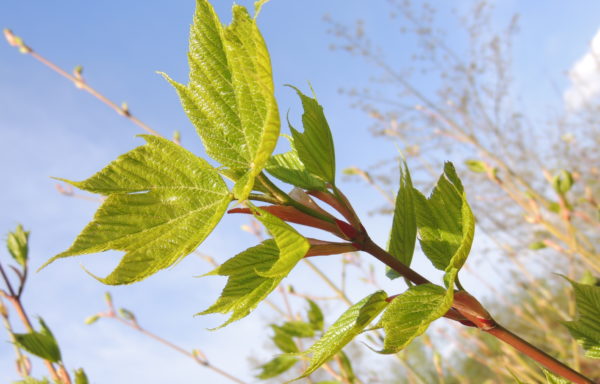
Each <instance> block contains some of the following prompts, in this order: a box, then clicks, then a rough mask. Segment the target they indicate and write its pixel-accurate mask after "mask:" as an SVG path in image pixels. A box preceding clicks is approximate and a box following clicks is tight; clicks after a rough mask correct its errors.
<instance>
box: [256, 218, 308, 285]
mask: <svg viewBox="0 0 600 384" xmlns="http://www.w3.org/2000/svg"><path fill="white" fill-rule="evenodd" d="M252 209H253V212H254V215H255V217H256V218H257V219H258V220H259V221H260V222H261V223H262V224H263V225H264V226H265V228H267V230H268V231H269V233H270V234H271V236H273V239H274V240H275V243H276V244H277V248H278V249H279V258H278V260H277V261H276V262H275V263H274V264H273V265H272V266H271V267H270V268H269V269H267V270H262V269H258V268H257V273H258V274H259V275H260V276H264V277H285V276H287V275H288V273H290V271H291V270H292V268H294V266H296V264H298V262H299V261H300V260H302V258H304V256H305V255H306V253H307V252H308V249H309V248H310V244H309V242H308V240H306V238H304V236H302V235H301V234H299V233H298V232H297V231H296V230H295V229H294V228H292V226H291V225H289V224H288V223H286V222H285V221H283V220H281V219H280V218H278V217H277V216H275V215H272V214H270V213H269V212H267V211H265V210H263V209H259V208H256V207H252Z"/></svg>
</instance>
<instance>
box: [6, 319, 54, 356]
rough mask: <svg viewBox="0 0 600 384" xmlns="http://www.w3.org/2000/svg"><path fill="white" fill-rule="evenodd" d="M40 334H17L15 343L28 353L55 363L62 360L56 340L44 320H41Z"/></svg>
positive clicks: (34, 332)
mask: <svg viewBox="0 0 600 384" xmlns="http://www.w3.org/2000/svg"><path fill="white" fill-rule="evenodd" d="M40 326H41V330H40V332H36V331H33V332H29V333H15V334H14V337H15V341H16V342H17V344H18V345H19V347H21V348H23V349H24V350H26V351H27V352H29V353H31V354H33V355H35V356H38V357H40V358H42V359H44V360H48V361H51V362H53V363H56V362H59V361H61V360H62V358H61V354H60V349H59V348H58V343H57V342H56V339H55V338H54V336H53V335H52V332H50V329H48V327H47V326H46V324H45V323H44V322H43V320H41V319H40Z"/></svg>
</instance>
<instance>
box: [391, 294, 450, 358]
mask: <svg viewBox="0 0 600 384" xmlns="http://www.w3.org/2000/svg"><path fill="white" fill-rule="evenodd" d="M452 299H453V291H452V288H451V289H449V290H445V289H444V288H442V287H440V286H437V285H433V284H422V285H417V286H413V287H410V288H409V289H408V290H407V291H406V292H404V293H402V294H401V295H399V296H397V297H395V298H394V299H393V300H392V302H391V303H390V305H389V306H388V308H387V309H386V311H385V312H384V313H383V315H382V316H381V321H380V325H381V326H382V327H383V329H384V330H385V339H384V344H383V350H381V351H380V352H381V353H396V352H398V351H400V350H402V349H403V348H405V347H406V346H407V345H408V344H410V342H411V341H412V340H413V339H414V338H416V337H417V336H419V335H421V334H423V333H424V332H425V331H426V330H427V328H428V327H429V324H431V322H433V321H434V320H436V319H438V318H440V317H442V316H444V314H446V312H447V311H448V310H449V309H450V307H451V306H452Z"/></svg>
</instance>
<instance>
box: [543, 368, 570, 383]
mask: <svg viewBox="0 0 600 384" xmlns="http://www.w3.org/2000/svg"><path fill="white" fill-rule="evenodd" d="M542 370H543V371H544V375H545V376H546V383H548V384H571V382H570V381H569V380H567V379H565V378H562V377H560V376H556V375H555V374H553V373H552V372H550V371H548V370H547V369H542Z"/></svg>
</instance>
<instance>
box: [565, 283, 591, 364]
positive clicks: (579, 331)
mask: <svg viewBox="0 0 600 384" xmlns="http://www.w3.org/2000/svg"><path fill="white" fill-rule="evenodd" d="M570 282H571V285H572V286H573V289H574V291H575V304H576V307H577V314H578V316H577V318H576V319H575V320H573V321H566V322H564V325H565V326H566V327H567V328H568V329H569V332H571V335H572V336H573V337H574V338H575V339H576V340H577V342H579V344H581V346H582V347H583V349H585V355H586V356H587V357H591V358H593V359H600V321H598V319H600V287H598V286H595V285H586V284H580V283H576V282H574V281H570Z"/></svg>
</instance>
